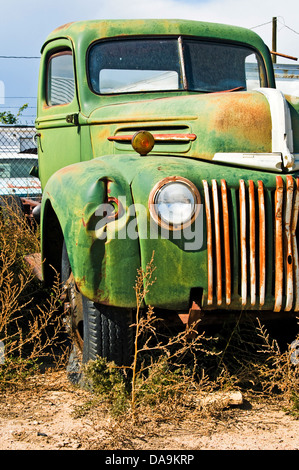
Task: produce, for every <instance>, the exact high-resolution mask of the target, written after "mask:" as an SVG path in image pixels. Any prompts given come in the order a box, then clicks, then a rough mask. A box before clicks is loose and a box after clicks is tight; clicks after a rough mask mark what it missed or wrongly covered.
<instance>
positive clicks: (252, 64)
mask: <svg viewBox="0 0 299 470" xmlns="http://www.w3.org/2000/svg"><path fill="white" fill-rule="evenodd" d="M245 73H246V86H247V90H254V89H255V88H259V87H260V86H261V83H260V67H259V63H258V60H257V57H256V55H255V54H250V55H249V56H247V57H246V61H245Z"/></svg>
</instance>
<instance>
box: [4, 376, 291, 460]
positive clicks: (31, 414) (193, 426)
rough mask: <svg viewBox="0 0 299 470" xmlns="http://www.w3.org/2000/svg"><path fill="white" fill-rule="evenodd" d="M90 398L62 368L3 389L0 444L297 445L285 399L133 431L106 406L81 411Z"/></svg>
mask: <svg viewBox="0 0 299 470" xmlns="http://www.w3.org/2000/svg"><path fill="white" fill-rule="evenodd" d="M91 398H92V397H91V394H90V393H89V392H87V391H84V390H82V389H78V388H77V387H75V386H73V385H71V384H70V383H69V382H68V380H67V378H66V375H65V373H64V372H63V371H59V372H51V373H47V374H45V375H44V376H43V377H40V376H39V377H38V378H31V379H30V383H28V384H27V386H26V390H19V391H14V392H12V391H10V392H8V391H7V392H2V394H1V397H0V424H1V425H0V450H102V449H104V450H107V449H108V450H111V449H112V450H113V449H114V450H123V449H125V450H160V451H161V450H181V451H183V450H184V451H187V450H189V451H195V450H299V420H296V419H295V418H294V417H292V416H291V415H290V414H288V413H287V412H285V411H284V409H283V406H282V405H280V407H278V405H275V404H273V403H272V404H269V403H266V402H261V401H260V400H259V401H256V400H253V401H249V400H243V403H242V404H241V405H237V406H227V407H226V408H225V409H222V410H221V412H219V413H212V414H210V415H206V416H202V417H201V418H197V419H192V416H191V417H189V418H188V419H186V420H180V421H178V422H167V423H165V422H164V423H161V424H160V425H157V426H155V429H154V430H153V429H152V428H151V429H150V430H146V428H145V429H141V430H140V432H136V431H135V432H131V431H130V429H131V428H130V427H128V428H127V429H125V428H124V429H122V430H118V429H117V428H116V426H115V422H114V421H113V420H112V419H111V418H109V416H108V413H105V411H104V409H103V410H102V411H101V412H100V413H97V415H96V417H94V416H93V414H92V413H88V412H87V413H84V412H83V413H78V410H79V409H82V410H84V409H85V408H86V409H87V408H88V403H89V402H90V400H91ZM130 432H131V434H130Z"/></svg>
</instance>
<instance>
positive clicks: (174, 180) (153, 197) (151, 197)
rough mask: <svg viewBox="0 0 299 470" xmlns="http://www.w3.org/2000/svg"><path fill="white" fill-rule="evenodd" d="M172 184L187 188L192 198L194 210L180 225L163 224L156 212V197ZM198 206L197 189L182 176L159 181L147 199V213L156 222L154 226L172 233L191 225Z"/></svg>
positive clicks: (199, 201) (199, 198)
mask: <svg viewBox="0 0 299 470" xmlns="http://www.w3.org/2000/svg"><path fill="white" fill-rule="evenodd" d="M172 183H181V184H183V185H185V186H187V188H188V189H189V190H190V191H191V193H192V195H193V198H194V210H193V213H192V216H191V217H190V218H189V219H188V220H187V221H185V222H183V223H180V224H174V223H171V222H165V221H164V220H163V219H162V218H161V217H160V216H159V214H158V212H157V210H156V209H157V205H156V198H157V195H158V194H159V193H160V192H161V190H162V189H163V187H165V186H166V185H168V184H172ZM200 204H201V197H200V193H199V191H198V189H197V187H196V186H195V184H194V183H192V182H191V181H190V180H188V179H187V178H184V177H183V176H167V177H166V178H163V179H162V180H160V181H159V182H158V183H156V184H155V186H154V187H153V189H152V190H151V192H150V195H149V199H148V205H149V211H150V214H151V217H152V218H153V220H154V221H155V222H156V224H158V225H160V226H161V227H162V228H165V229H167V230H172V231H175V230H182V229H184V228H186V227H189V226H190V225H192V224H193V222H194V221H195V219H196V217H197V216H198V213H199V211H200Z"/></svg>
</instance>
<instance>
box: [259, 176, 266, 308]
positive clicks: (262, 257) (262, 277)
mask: <svg viewBox="0 0 299 470" xmlns="http://www.w3.org/2000/svg"><path fill="white" fill-rule="evenodd" d="M258 206H259V294H260V305H264V303H265V292H266V217H265V196H264V185H263V182H262V181H259V182H258Z"/></svg>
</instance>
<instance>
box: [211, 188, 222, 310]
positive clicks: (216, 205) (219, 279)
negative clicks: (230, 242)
mask: <svg viewBox="0 0 299 470" xmlns="http://www.w3.org/2000/svg"><path fill="white" fill-rule="evenodd" d="M212 192H213V206H214V226H215V251H216V297H217V304H218V305H221V304H222V271H221V238H220V217H219V200H218V186H217V181H216V180H212Z"/></svg>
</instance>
